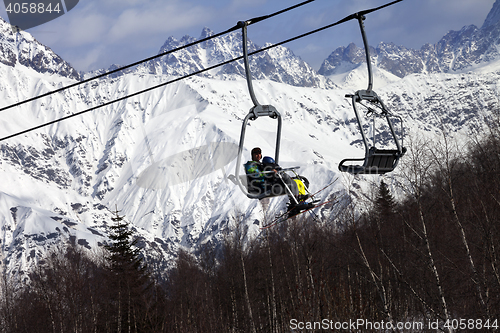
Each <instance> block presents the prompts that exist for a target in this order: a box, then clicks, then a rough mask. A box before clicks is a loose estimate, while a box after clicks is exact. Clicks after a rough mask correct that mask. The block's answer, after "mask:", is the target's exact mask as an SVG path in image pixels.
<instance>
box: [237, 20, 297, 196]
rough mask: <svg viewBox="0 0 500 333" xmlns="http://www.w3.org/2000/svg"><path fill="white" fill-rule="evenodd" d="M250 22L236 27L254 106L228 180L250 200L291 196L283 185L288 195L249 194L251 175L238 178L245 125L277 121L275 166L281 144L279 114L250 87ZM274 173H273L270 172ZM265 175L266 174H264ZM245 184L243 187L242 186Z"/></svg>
mask: <svg viewBox="0 0 500 333" xmlns="http://www.w3.org/2000/svg"><path fill="white" fill-rule="evenodd" d="M250 22H251V21H245V22H241V21H240V22H238V26H240V27H241V28H242V40H243V62H244V64H245V74H246V79H247V85H248V91H249V93H250V98H251V99H252V102H253V104H254V106H253V107H252V108H251V109H250V111H249V113H248V114H247V116H246V117H245V119H244V120H243V125H242V127H241V135H240V144H239V148H238V158H237V160H236V170H235V175H234V176H232V175H231V176H230V179H231V180H232V181H233V182H234V183H236V184H237V185H238V186H239V188H240V189H241V191H242V192H243V193H244V194H245V195H246V196H247V197H248V198H251V199H263V198H267V197H272V196H276V195H287V194H291V190H290V189H289V188H288V186H286V184H285V183H284V188H285V189H286V192H288V193H282V194H274V193H273V191H271V190H266V191H265V192H264V193H251V192H250V191H249V187H248V183H247V176H251V175H241V176H240V167H241V161H242V155H243V149H244V147H245V134H246V128H247V125H248V124H249V122H250V121H254V120H256V119H258V118H259V117H270V118H271V119H277V121H278V126H277V131H276V143H275V144H276V148H275V152H274V161H275V163H276V164H278V163H279V154H280V143H281V126H282V119H281V114H280V113H279V112H278V110H276V108H275V107H274V106H272V105H261V104H260V103H259V101H258V100H257V97H256V96H255V92H254V90H253V85H252V74H251V72H250V65H249V62H248V48H247V26H248V24H249V23H250ZM292 169H293V170H295V169H298V167H294V168H288V169H282V170H280V171H279V172H278V177H279V178H281V179H282V180H283V178H282V173H283V172H285V171H290V170H292ZM271 172H273V173H274V171H271ZM264 173H266V172H264ZM243 183H245V185H244V184H243Z"/></svg>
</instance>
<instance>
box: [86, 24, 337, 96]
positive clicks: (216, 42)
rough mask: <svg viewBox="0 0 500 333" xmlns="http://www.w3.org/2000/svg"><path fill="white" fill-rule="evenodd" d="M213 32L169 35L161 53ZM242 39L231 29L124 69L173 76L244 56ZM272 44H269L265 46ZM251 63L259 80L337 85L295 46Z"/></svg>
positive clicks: (223, 72) (220, 75) (233, 66)
mask: <svg viewBox="0 0 500 333" xmlns="http://www.w3.org/2000/svg"><path fill="white" fill-rule="evenodd" d="M213 35H214V32H213V31H212V30H210V29H209V28H204V29H203V30H202V32H201V35H200V37H199V38H198V39H196V38H194V37H190V36H184V37H182V38H181V39H180V40H177V39H175V38H174V37H169V38H168V39H167V40H166V41H165V43H164V44H163V46H162V47H161V48H160V50H159V51H158V54H162V53H165V52H167V51H170V50H174V49H177V48H179V47H182V46H185V45H187V44H191V43H194V42H196V41H198V40H202V39H205V38H207V37H210V36H213ZM241 39H242V36H241V32H240V31H237V32H233V33H229V34H226V35H223V36H220V37H217V38H214V39H210V40H207V41H205V42H202V43H199V44H196V45H194V46H191V47H188V48H185V49H182V50H180V51H176V52H173V53H170V54H167V55H164V56H162V57H159V58H156V59H154V60H151V61H148V62H146V63H143V64H141V65H139V66H137V68H134V69H126V70H125V71H124V73H125V74H126V73H131V72H139V73H147V74H155V75H172V76H184V75H188V74H191V73H194V72H197V71H200V70H203V69H205V68H209V67H212V66H214V65H218V64H220V63H223V62H226V61H229V60H232V59H234V58H237V57H240V56H242V55H243V51H242V43H241ZM270 45H271V44H266V45H264V47H267V46H270ZM258 49H260V47H259V46H257V45H255V44H254V43H253V42H252V41H251V40H249V41H248V52H249V53H251V52H254V51H256V50H258ZM249 63H250V68H251V71H252V77H253V78H254V79H256V80H271V81H274V82H280V83H286V84H289V85H292V86H297V87H321V88H327V89H332V88H335V85H334V84H333V83H332V82H331V81H330V80H329V79H327V78H325V77H324V76H322V75H319V74H318V73H317V72H316V71H315V70H314V69H312V67H311V66H309V64H307V63H306V62H305V61H303V60H302V59H301V58H300V57H298V56H296V55H295V54H293V52H292V50H290V49H288V48H286V47H283V46H277V47H275V48H272V49H269V50H266V51H264V52H261V53H258V54H256V55H252V56H250V57H249ZM116 68H119V66H117V65H113V66H111V67H110V68H109V69H108V70H98V71H94V72H92V73H90V74H89V75H86V77H91V76H93V75H97V74H101V73H104V72H107V71H111V70H114V69H116ZM120 73H121V72H120ZM122 74H123V73H122ZM200 75H202V76H204V77H208V78H214V79H220V80H234V79H235V78H242V77H244V76H245V67H244V65H243V61H242V60H240V61H236V62H231V63H229V64H226V65H224V66H221V67H218V68H215V69H213V70H211V71H208V72H204V73H202V74H200Z"/></svg>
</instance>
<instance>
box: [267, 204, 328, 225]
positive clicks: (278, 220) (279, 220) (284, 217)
mask: <svg viewBox="0 0 500 333" xmlns="http://www.w3.org/2000/svg"><path fill="white" fill-rule="evenodd" d="M334 201H337V198H335V199H332V200H329V201H325V202H322V203H320V204H316V205H314V206H313V207H311V208H308V209H305V210H303V211H301V212H299V213H297V214H294V215H292V216H288V214H289V213H290V212H291V211H292V210H293V208H292V209H289V210H287V211H286V212H284V213H282V214H280V215H278V216H277V217H276V218H275V219H274V220H273V221H271V222H270V223H268V224H266V225H264V226H262V227H260V229H261V230H264V229H268V228H271V227H273V226H275V225H278V224H280V223H283V222H286V221H287V220H289V219H291V218H293V217H296V216H299V215H301V214H303V213H305V212H308V211H310V210H313V209H315V208H317V207H321V206H324V205H326V204H328V203H330V202H334Z"/></svg>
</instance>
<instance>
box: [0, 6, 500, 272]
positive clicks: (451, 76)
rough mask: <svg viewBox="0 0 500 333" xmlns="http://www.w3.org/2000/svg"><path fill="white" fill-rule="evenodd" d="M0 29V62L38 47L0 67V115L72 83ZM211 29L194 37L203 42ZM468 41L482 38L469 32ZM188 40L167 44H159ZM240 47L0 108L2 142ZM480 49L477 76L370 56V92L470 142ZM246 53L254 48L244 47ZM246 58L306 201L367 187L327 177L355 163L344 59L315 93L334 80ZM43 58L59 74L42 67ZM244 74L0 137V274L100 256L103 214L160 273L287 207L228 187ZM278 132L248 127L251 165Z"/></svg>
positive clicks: (479, 94) (481, 90) (204, 50)
mask: <svg viewBox="0 0 500 333" xmlns="http://www.w3.org/2000/svg"><path fill="white" fill-rule="evenodd" d="M495 9H498V1H497V3H496V4H495V7H494V10H495ZM494 10H492V12H494ZM495 17H497V16H495V15H493V14H492V15H489V16H488V18H489V19H487V20H486V22H488V23H486V22H485V26H483V28H481V30H483V29H484V31H486V30H488V29H490V30H488V31H490V32H491V33H490V35H488V36H490V37H491V40H494V41H495V42H493V43H496V40H497V39H494V38H493V30H494V29H493V28H492V27H494V26H496V25H495V24H494V23H493V20H494V18H495ZM2 24H3V23H2V22H0V31H5V34H4V35H2V37H0V38H3V39H1V40H2V41H3V43H2V44H1V46H2V50H3V51H4V52H3V55H6V54H7V55H8V54H11V53H12V54H14V55H15V57H16V58H15V59H20V58H19V57H20V56H19V54H23V52H24V51H22V50H35V51H36V52H35V51H33V52H32V54H40V56H34V58H33V59H43V61H40V62H39V63H40V64H43V65H40V66H35V65H32V64H34V63H35V62H34V61H32V62H31V63H29V62H26V61H21V60H16V61H11V62H10V63H3V64H0V97H1V99H0V100H1V101H2V102H1V105H0V106H6V105H9V104H12V103H14V102H17V101H20V100H24V99H27V98H29V97H32V96H35V95H40V94H41V93H44V92H47V91H51V90H54V89H56V88H58V87H61V86H66V85H69V84H70V83H74V82H77V81H76V80H77V78H78V76H77V75H65V74H64V73H67V72H71V71H70V70H69V68H70V66H69V65H68V64H66V63H64V62H63V61H62V60H61V61H59V62H58V60H57V59H60V58H58V57H57V56H56V55H54V54H53V53H52V52H51V51H50V50H49V49H48V48H45V47H43V46H40V45H39V44H38V43H37V42H36V41H35V40H34V39H33V38H32V37H30V36H29V34H27V33H25V32H21V33H20V35H16V36H13V35H9V32H10V31H11V29H7V28H5V27H4V25H6V24H3V25H2ZM210 33H211V32H210V31H209V30H204V34H205V35H209V34H210ZM21 34H22V35H21ZM448 35H449V34H448ZM9 36H10V37H9ZM203 36H204V35H203V34H202V37H203ZM478 36H483V37H484V36H486V35H484V34H483V35H480V34H475V35H474V38H479V37H478ZM30 38H31V39H30ZM471 38H472V37H471ZM191 40H192V39H191V38H190V37H185V38H183V39H182V40H181V41H176V40H174V39H173V38H169V39H168V40H167V42H166V43H165V45H164V46H163V48H162V50H163V49H169V48H172V47H176V46H177V45H181V44H182V43H188V42H189V41H191ZM238 40H239V37H238V35H237V34H233V35H228V36H226V37H224V38H222V39H218V40H214V41H211V42H206V43H204V44H201V45H199V47H196V48H194V50H185V51H182V52H180V53H175V54H171V55H168V56H165V57H162V58H160V59H158V60H156V61H152V62H150V63H148V64H147V65H144V66H140V67H139V68H136V69H134V70H131V71H129V72H128V73H127V74H125V75H119V76H116V77H113V78H105V79H101V80H96V81H93V82H89V83H86V84H84V85H81V86H79V87H76V88H72V89H69V90H66V91H64V92H63V93H59V94H55V95H51V96H50V97H46V98H43V99H40V100H39V101H36V102H32V103H28V104H25V105H23V106H21V107H18V108H15V109H11V110H6V111H4V112H2V113H0V129H1V130H0V132H1V133H2V137H5V136H8V135H10V134H13V133H16V132H19V131H21V130H25V129H26V128H30V127H33V126H37V125H39V124H42V123H46V122H49V121H52V120H55V119H58V118H60V117H62V116H65V115H68V114H71V113H74V112H78V111H82V110H86V109H88V108H90V107H94V106H97V105H100V104H102V103H104V102H108V101H111V100H114V99H117V98H120V97H123V96H127V95H129V94H131V93H134V92H136V91H139V90H142V89H145V88H148V87H151V86H154V85H158V84H160V83H162V82H165V81H167V80H169V79H170V78H171V77H172V76H173V75H174V76H175V75H182V74H184V73H186V72H188V71H192V70H197V69H200V68H201V66H210V65H211V64H213V63H215V62H219V61H222V60H226V59H230V58H233V57H235V56H239V55H240V54H241V45H240V44H239V41H238ZM462 40H464V39H462ZM483 42H484V41H483V40H477V41H475V42H474V43H472V41H471V43H472V44H474V45H479V44H482V43H483ZM459 44H460V43H458V44H456V45H459ZM494 45H496V44H493V46H494ZM493 46H492V47H491V48H489V47H488V48H485V50H486V51H485V54H486V55H484V56H478V59H481V61H480V62H479V63H478V64H476V63H474V62H471V63H474V66H473V67H468V70H461V71H451V70H448V71H447V73H442V72H438V71H426V72H422V73H420V72H417V73H416V74H408V73H406V74H405V75H404V77H403V78H401V77H402V76H403V75H397V74H394V73H392V72H391V71H390V70H388V69H387V68H384V66H382V65H381V62H380V61H377V62H376V67H375V70H374V72H375V87H376V91H377V93H378V94H379V95H380V96H381V97H382V98H383V99H384V101H386V104H387V106H388V107H389V108H390V109H391V110H393V111H394V112H395V113H397V114H399V115H401V116H402V117H403V118H404V119H405V128H406V131H407V132H409V133H410V134H411V135H419V136H422V135H427V136H433V135H436V134H438V135H439V134H440V133H442V132H441V131H442V129H444V130H446V131H447V133H448V135H461V134H472V133H480V132H481V130H482V128H483V127H484V125H485V124H486V123H487V122H488V121H489V119H491V117H492V112H493V111H492V110H498V107H499V100H498V95H499V93H500V86H499V85H498V84H497V82H498V80H499V79H500V62H499V60H498V58H496V59H494V57H493V53H491V52H490V51H489V50H490V49H491V50H492V49H493ZM255 48H256V46H253V45H252V47H251V50H254V49H255ZM350 48H351V50H350V51H349V52H350V53H351V52H352V54H353V56H352V57H354V54H356V53H358V56H359V50H356V49H355V47H354V46H350ZM452 49H453V50H458V48H457V47H453V48H452ZM9 50H10V51H9ZM19 50H21V51H19ZM37 50H45V51H44V52H41V51H37ZM9 52H11V53H9ZM37 52H38V53H37ZM160 52H161V51H160ZM453 52H455V51H453ZM443 54H444V53H443ZM352 57H351V58H352ZM252 58H254V59H253V60H252V66H253V69H254V73H255V74H254V77H255V78H258V79H260V80H257V81H255V82H254V86H255V90H256V94H257V96H258V97H259V100H260V101H261V103H263V104H272V105H274V106H275V107H276V108H277V109H278V111H280V112H281V114H282V116H283V122H284V123H283V137H282V143H281V155H280V156H281V157H280V160H281V163H280V164H281V165H282V166H284V167H287V166H300V173H301V174H303V175H304V176H306V177H307V178H308V179H309V180H310V183H311V189H312V190H313V191H316V190H319V189H320V188H322V187H323V186H325V185H326V184H328V183H330V182H331V181H332V180H333V179H335V178H337V177H339V179H340V180H339V181H338V182H337V183H336V184H335V185H334V186H333V187H332V188H330V189H329V191H325V192H322V194H321V195H322V198H323V199H326V198H328V197H330V196H331V195H334V194H339V193H343V191H345V187H344V185H343V180H344V181H347V180H348V181H349V183H351V184H352V183H354V184H356V183H362V182H363V179H373V177H368V176H366V177H368V178H366V177H356V178H351V177H350V176H346V175H340V174H339V172H338V170H337V167H338V163H339V161H340V160H341V159H343V158H346V157H358V156H359V157H361V156H362V155H363V150H362V148H361V147H360V137H359V133H358V127H357V124H356V122H355V119H354V114H353V112H352V109H351V106H350V102H349V100H348V99H346V98H345V97H344V96H345V94H346V93H352V92H353V91H354V90H356V89H364V88H365V87H366V82H367V80H366V68H365V66H364V65H363V64H361V65H359V64H357V63H355V62H354V61H353V62H352V63H351V64H349V61H347V60H348V59H350V57H347V58H346V59H347V60H345V61H344V60H343V61H341V62H340V64H341V66H342V68H343V70H342V71H340V70H338V71H337V72H335V73H336V74H335V75H334V74H333V72H332V73H330V74H329V75H331V76H330V77H331V80H334V81H335V83H336V84H337V86H338V87H339V88H336V89H327V88H331V87H332V86H333V85H332V84H330V83H328V80H327V79H326V78H325V77H322V76H321V75H319V74H317V73H315V72H314V71H313V70H312V69H311V68H310V67H309V66H308V65H307V64H305V63H303V62H301V61H300V60H298V59H297V58H296V57H294V56H293V53H291V51H289V50H286V49H284V48H277V49H274V51H272V50H270V51H269V52H267V53H263V54H262V56H255V57H252ZM361 58H362V57H361ZM2 59H10V58H9V57H4V58H2ZM13 59H14V58H13ZM360 61H361V60H360ZM56 63H57V64H59V65H60V67H57V66H55V67H50V66H49V65H47V64H56ZM464 64H465V63H464ZM44 66H45V67H44ZM65 66H69V67H65ZM266 66H267V67H266ZM43 68H52V72H51V71H49V70H48V69H47V70H43ZM64 68H66V69H64ZM265 68H268V70H264V69H265ZM336 68H337V69H339V68H340V67H339V66H337V67H336ZM450 68H451V67H450ZM457 68H458V67H457ZM460 68H461V67H460ZM56 69H58V70H59V72H58V71H56ZM443 71H444V70H443ZM75 73H76V72H75ZM242 73H243V67H242V64H241V63H238V64H234V65H231V66H226V67H223V68H219V69H217V70H216V71H215V72H212V73H208V74H207V75H203V76H196V77H192V78H190V79H187V80H183V81H180V82H177V83H175V84H171V85H167V86H163V87H161V88H158V89H155V90H153V91H150V92H148V93H145V94H141V95H139V96H136V97H133V98H128V99H125V100H122V101H120V102H117V103H114V104H111V105H109V106H107V107H103V108H100V109H97V110H94V111H92V112H89V113H85V114H83V115H81V116H78V117H74V118H72V119H70V120H66V121H63V122H59V123H56V124H54V125H51V126H48V127H44V128H41V129H39V130H36V131H33V132H30V133H27V134H24V135H22V136H17V137H14V138H11V139H8V140H5V141H1V142H0V174H1V175H2V181H1V182H0V207H1V209H0V250H1V251H0V253H1V256H2V258H3V264H4V268H5V271H7V272H9V274H22V273H23V272H25V271H26V270H27V269H28V268H29V267H31V265H32V264H33V263H34V262H36V261H37V260H38V259H39V258H40V256H41V254H42V253H43V252H45V251H46V250H47V249H49V248H52V247H54V246H57V245H58V244H61V243H63V242H73V243H76V244H80V245H81V246H84V247H87V248H92V249H94V248H97V247H99V245H100V244H102V243H104V242H105V241H106V240H107V236H106V235H107V233H108V230H109V229H108V225H109V223H111V217H112V215H113V211H115V210H119V211H120V215H124V216H125V218H126V220H128V221H130V222H131V223H132V225H133V227H134V228H135V229H136V230H137V233H138V234H139V235H141V237H142V238H141V240H142V241H141V242H140V244H141V246H142V247H143V249H144V253H145V254H146V255H147V256H149V257H150V258H151V259H153V261H154V262H156V263H157V264H158V265H159V268H158V269H162V268H163V267H165V265H168V260H169V259H171V258H172V257H174V256H175V253H176V250H177V249H178V248H179V247H185V248H189V249H197V248H200V247H201V246H203V245H204V244H206V243H209V242H212V243H214V244H216V243H217V242H218V240H220V239H221V238H222V237H223V236H224V233H225V232H226V231H227V230H229V229H231V228H234V226H235V225H236V224H237V223H238V224H240V225H242V226H243V227H244V228H245V229H246V230H247V232H248V235H249V237H254V236H255V235H257V234H258V233H259V232H260V230H259V223H261V221H262V220H263V219H264V218H265V216H264V215H265V213H266V214H267V215H268V217H269V215H271V216H272V215H273V214H274V213H275V212H277V211H279V210H280V209H282V208H283V206H284V205H285V201H286V199H285V198H282V197H278V198H273V199H272V200H271V202H270V206H269V209H268V211H267V212H263V210H262V207H261V205H260V204H259V202H258V201H255V200H250V199H248V198H247V197H246V196H245V195H244V194H243V193H241V191H240V190H239V188H238V187H237V186H235V185H234V184H233V183H232V182H231V181H229V180H228V175H230V174H234V172H235V168H236V167H237V166H236V154H237V144H238V142H239V137H240V131H241V124H242V119H243V118H244V117H245V115H246V114H247V113H248V110H249V109H250V107H251V106H252V104H251V101H250V98H249V96H248V93H247V86H246V82H245V80H244V78H243V77H242V76H241V74H242ZM275 135H276V121H275V120H272V119H258V120H256V121H255V122H252V123H251V125H250V126H249V128H248V129H247V136H246V141H245V151H244V156H243V159H244V160H246V159H248V158H250V153H249V151H250V150H251V148H253V147H255V146H260V147H261V148H262V149H263V151H264V154H265V155H266V154H269V155H272V152H273V151H274V139H275ZM382 137H383V136H382ZM238 167H241V166H238ZM241 172H243V171H242V169H241ZM396 176H397V175H396V174H391V175H387V176H385V177H387V178H390V177H396ZM324 208H325V209H322V210H320V211H319V212H318V214H320V215H322V216H324V217H325V218H328V216H329V207H324Z"/></svg>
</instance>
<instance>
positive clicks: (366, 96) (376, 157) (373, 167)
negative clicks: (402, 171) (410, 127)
mask: <svg viewBox="0 0 500 333" xmlns="http://www.w3.org/2000/svg"><path fill="white" fill-rule="evenodd" d="M354 15H355V18H356V19H357V20H358V23H359V27H360V29H361V36H362V38H363V44H364V47H365V54H366V64H367V68H368V88H367V89H366V90H358V91H356V92H355V93H354V94H352V95H351V94H348V95H346V97H347V98H351V99H352V105H353V109H354V113H355V115H356V120H357V122H358V125H359V130H360V132H361V136H362V139H363V144H364V146H365V157H364V158H347V159H344V160H342V161H341V162H340V164H339V170H340V171H342V172H348V173H351V174H355V175H357V174H385V173H387V172H391V171H393V170H394V169H395V168H396V166H397V165H398V163H399V159H400V158H401V157H402V156H403V155H404V154H405V152H406V148H404V147H403V146H402V144H401V143H400V142H399V139H398V137H397V135H396V132H395V130H394V125H393V123H392V121H391V117H396V118H399V119H400V121H401V135H403V125H402V123H403V122H402V119H401V117H399V116H395V115H393V114H391V113H390V112H389V110H388V109H387V108H386V106H385V105H384V103H383V102H382V100H381V99H380V97H378V95H377V94H376V93H375V92H374V91H373V90H372V88H373V72H372V65H371V61H370V49H369V45H368V39H367V37H366V31H365V27H364V20H365V16H364V15H363V14H361V13H357V14H354ZM363 101H367V102H369V103H371V104H372V105H373V106H374V107H376V108H378V109H380V110H381V111H380V113H379V114H378V115H379V116H381V117H384V118H385V119H386V120H387V124H388V125H389V129H390V132H391V134H392V137H393V139H394V143H395V145H396V149H377V148H376V147H375V126H374V128H373V136H374V142H373V145H371V146H370V144H369V143H368V140H367V138H366V134H365V131H364V130H363V122H362V120H361V117H360V114H359V110H358V108H357V104H358V103H360V104H362V102H363ZM362 105H363V104H362ZM367 108H368V113H371V112H374V113H376V112H375V110H374V109H372V108H370V107H367ZM356 161H363V164H362V165H356V164H348V165H345V163H346V162H356Z"/></svg>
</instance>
